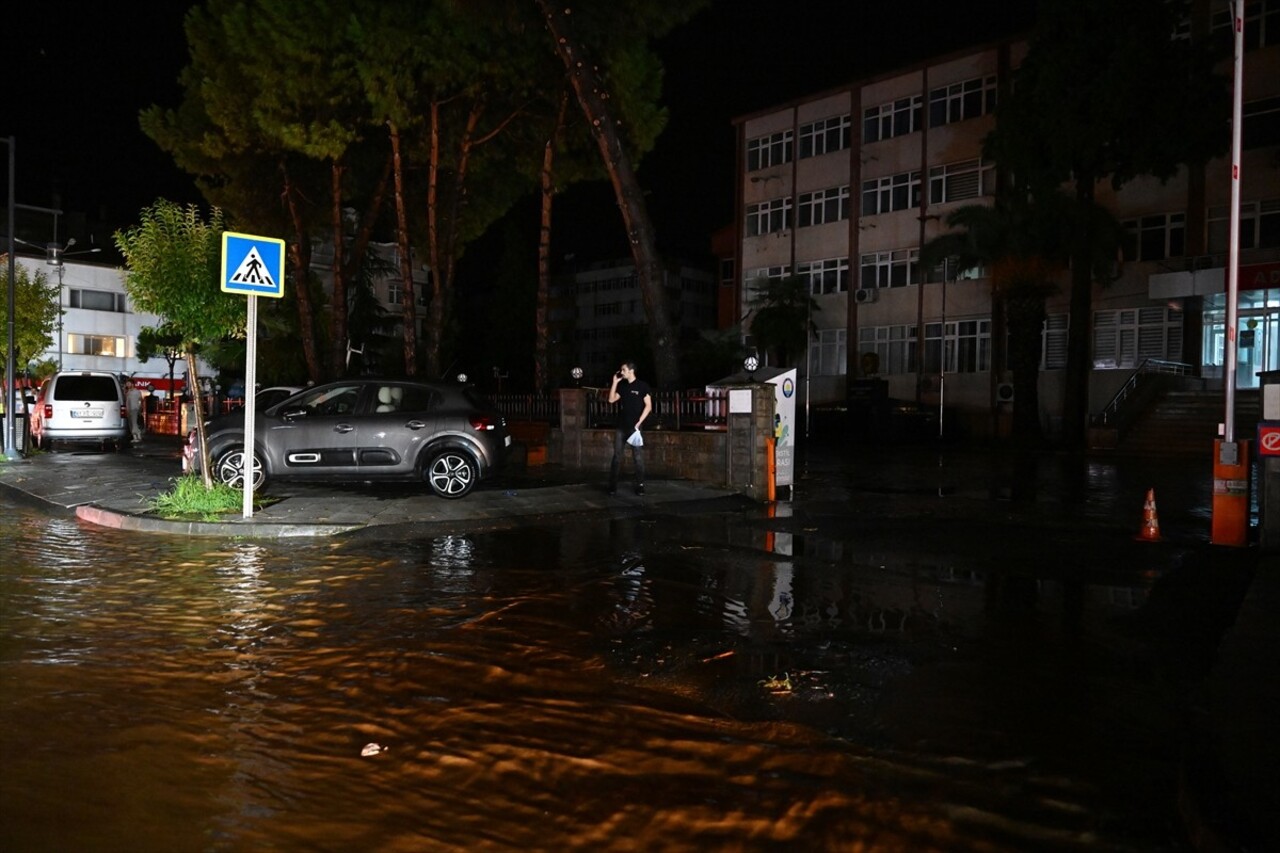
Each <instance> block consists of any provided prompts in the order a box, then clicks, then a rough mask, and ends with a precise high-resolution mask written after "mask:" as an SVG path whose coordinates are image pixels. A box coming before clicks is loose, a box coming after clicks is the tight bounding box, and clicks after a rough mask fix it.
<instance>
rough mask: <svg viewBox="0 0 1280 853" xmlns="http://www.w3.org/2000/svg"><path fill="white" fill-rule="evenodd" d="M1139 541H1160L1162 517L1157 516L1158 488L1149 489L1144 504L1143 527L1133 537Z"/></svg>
mask: <svg viewBox="0 0 1280 853" xmlns="http://www.w3.org/2000/svg"><path fill="white" fill-rule="evenodd" d="M1133 538H1134V539H1137V540H1138V541H1139V542H1159V541H1160V519H1159V518H1158V517H1157V516H1156V490H1155V489H1147V501H1146V503H1144V504H1143V505H1142V529H1141V530H1140V531H1138V535H1137V536H1135V537H1133Z"/></svg>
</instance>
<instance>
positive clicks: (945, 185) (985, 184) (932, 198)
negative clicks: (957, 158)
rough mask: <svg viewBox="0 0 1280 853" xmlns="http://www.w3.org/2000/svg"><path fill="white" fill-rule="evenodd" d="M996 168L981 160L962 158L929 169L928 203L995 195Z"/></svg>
mask: <svg viewBox="0 0 1280 853" xmlns="http://www.w3.org/2000/svg"><path fill="white" fill-rule="evenodd" d="M995 191H996V170H995V167H994V166H992V165H991V164H989V163H988V164H985V165H984V164H983V162H982V161H981V160H964V161H962V162H960V163H950V164H948V165H945V166H933V167H932V168H930V169H929V203H930V204H943V203H944V202H948V201H963V200H964V199H968V198H977V197H978V196H984V195H995Z"/></svg>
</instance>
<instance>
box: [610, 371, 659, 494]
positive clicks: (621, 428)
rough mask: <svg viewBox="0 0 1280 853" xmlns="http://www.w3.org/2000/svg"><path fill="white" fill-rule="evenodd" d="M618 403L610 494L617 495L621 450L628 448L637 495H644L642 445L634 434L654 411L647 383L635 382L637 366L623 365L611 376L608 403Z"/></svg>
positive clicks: (641, 380) (611, 464) (639, 380)
mask: <svg viewBox="0 0 1280 853" xmlns="http://www.w3.org/2000/svg"><path fill="white" fill-rule="evenodd" d="M619 401H621V403H622V406H621V407H620V408H619V410H618V428H617V429H616V430H615V431H614V433H613V462H611V463H610V465H609V494H611V495H616V494H617V493H618V469H619V467H620V466H621V464H622V448H623V447H624V446H625V445H628V444H629V445H631V459H632V461H633V462H634V463H635V468H636V494H637V495H643V494H644V445H643V443H642V442H641V441H639V440H637V439H639V436H638V435H637V436H636V439H632V440H630V441H628V439H631V437H632V435H633V434H636V433H638V432H639V431H640V424H642V423H644V421H645V418H647V417H649V413H650V412H651V411H653V399H652V397H651V396H650V394H649V383H647V382H645V381H644V380H643V379H637V378H636V363H635V362H634V361H626V362H623V364H622V367H621V368H619V370H618V372H617V373H615V374H614V375H613V384H612V385H610V386H609V402H610V403H617V402H619Z"/></svg>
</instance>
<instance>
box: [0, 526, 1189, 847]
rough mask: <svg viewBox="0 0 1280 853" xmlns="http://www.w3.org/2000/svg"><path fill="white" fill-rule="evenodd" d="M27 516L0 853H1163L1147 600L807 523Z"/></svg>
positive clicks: (6, 590) (13, 532) (0, 578)
mask: <svg viewBox="0 0 1280 853" xmlns="http://www.w3.org/2000/svg"><path fill="white" fill-rule="evenodd" d="M4 509H5V513H4V517H3V520H0V535H3V536H5V537H7V538H9V539H10V540H11V541H16V540H17V538H18V537H19V536H21V537H22V541H24V542H26V543H29V546H28V547H25V548H23V549H21V550H20V551H18V552H17V553H16V554H14V556H13V558H12V559H7V560H6V562H5V566H4V568H3V570H0V601H2V602H3V604H0V607H3V624H4V626H5V627H4V632H3V636H2V638H0V672H2V673H3V685H4V687H3V693H2V696H3V706H2V708H0V731H3V732H4V734H3V735H0V739H2V741H0V742H2V743H3V760H4V765H5V768H6V772H5V774H4V779H3V781H0V798H2V799H3V801H4V802H5V803H6V807H5V809H4V813H3V817H0V832H3V837H5V838H6V846H8V847H10V848H11V849H20V850H67V849H85V850H89V849H122V848H128V849H132V850H147V849H151V850H214V851H218V850H248V849H280V850H285V849H315V850H350V849H368V850H374V849H376V850H392V851H395V850H423V849H459V848H494V849H507V848H510V849H556V850H562V849H582V850H600V849H664V848H665V849H701V848H730V849H764V848H770V849H772V848H774V847H779V846H784V845H785V846H800V847H804V848H809V849H831V850H837V849H839V850H844V849H854V848H858V847H862V848H867V849H871V848H874V849H902V850H929V849H935V850H957V849H982V850H994V849H1032V848H1036V849H1040V848H1043V847H1045V846H1049V845H1052V846H1053V847H1054V848H1056V849H1085V848H1089V849H1094V848H1095V847H1096V846H1103V847H1110V848H1113V849H1153V848H1154V847H1158V846H1160V844H1161V843H1163V841H1164V840H1167V838H1168V831H1169V825H1170V823H1169V822H1170V820H1171V819H1172V818H1171V815H1172V811H1171V805H1170V803H1169V802H1167V801H1166V799H1165V798H1164V797H1163V792H1162V791H1152V790H1151V789H1150V786H1149V784H1148V783H1149V780H1150V779H1151V778H1162V779H1166V778H1170V777H1169V775H1168V774H1169V772H1170V770H1171V768H1170V767H1169V766H1167V762H1168V755H1167V753H1166V752H1162V751H1161V749H1160V748H1159V747H1158V746H1155V745H1152V743H1151V741H1152V740H1154V739H1158V738H1159V737H1162V736H1164V735H1167V734H1169V729H1170V727H1171V726H1172V721H1171V720H1170V719H1169V718H1168V717H1169V715H1168V713H1167V712H1165V711H1162V710H1161V709H1160V705H1159V701H1158V700H1159V699H1160V695H1159V689H1158V688H1157V689H1152V687H1151V685H1149V684H1144V683H1143V681H1142V679H1140V678H1139V679H1136V680H1124V679H1120V680H1117V679H1116V675H1115V672H1116V667H1117V666H1122V665H1123V663H1124V661H1125V660H1126V659H1128V656H1130V655H1133V654H1135V652H1134V651H1133V646H1132V642H1131V641H1130V642H1129V644H1128V645H1126V646H1125V647H1124V648H1123V649H1122V651H1121V653H1120V654H1119V655H1118V656H1117V657H1112V656H1109V654H1108V651H1107V643H1108V642H1111V641H1113V640H1115V639H1116V637H1117V632H1116V625H1115V622H1114V620H1115V619H1116V617H1117V615H1118V614H1120V613H1124V612H1132V611H1133V610H1134V609H1135V608H1137V607H1140V606H1141V605H1142V603H1143V602H1145V600H1146V598H1145V596H1146V594H1147V587H1148V586H1149V585H1150V584H1151V583H1152V582H1153V580H1154V579H1153V578H1152V577H1146V576H1139V577H1135V578H1132V579H1131V580H1132V581H1133V582H1132V583H1130V584H1127V585H1126V584H1123V583H1118V582H1116V581H1115V579H1112V582H1110V583H1107V584H1096V583H1087V584H1075V585H1072V584H1068V583H1066V582H1064V581H1063V580H1062V579H1061V578H1055V577H1044V576H1041V575H1038V574H1036V573H1035V572H1034V571H1032V570H1031V569H1030V568H1029V567H1028V566H1005V565H1001V566H990V565H988V566H979V565H974V564H970V563H969V561H967V560H965V559H952V560H939V559H937V554H936V553H934V552H933V551H932V550H931V549H930V548H927V547H926V548H922V549H921V548H917V549H915V550H914V551H912V549H904V548H893V547H890V545H888V544H886V541H884V540H882V539H876V538H875V537H866V538H863V537H861V536H860V534H859V533H858V532H857V531H855V532H854V533H853V534H852V538H850V539H848V540H837V539H831V538H822V537H819V536H818V535H817V534H816V532H814V531H807V530H805V525H806V520H805V519H803V518H794V517H788V516H786V515H785V514H784V515H782V516H780V517H778V516H775V517H774V518H772V519H771V518H767V517H766V518H762V519H760V520H759V523H758V524H748V523H744V520H743V518H742V516H741V514H740V513H735V514H726V515H724V516H715V515H702V516H698V517H676V516H666V515H654V516H647V517H638V518H622V519H591V520H587V521H582V520H575V521H573V522H571V523H567V524H563V525H546V526H542V527H536V528H525V529H518V530H507V531H499V532H492V533H483V534H472V535H465V536H463V535H448V536H431V537H424V538H421V539H400V540H394V541H392V540H387V539H385V538H378V537H375V536H367V537H356V538H353V539H350V540H332V541H324V542H304V543H298V542H292V541H291V542H281V543H272V542H266V543H262V542H241V541H225V542H219V541H203V540H186V539H181V538H166V537H131V536H129V535H127V534H122V533H119V532H116V531H109V530H101V529H97V528H91V527H82V526H81V525H79V524H78V523H75V522H68V521H66V520H62V519H47V518H44V517H42V516H39V515H36V514H33V513H31V512H30V511H28V510H25V509H22V508H19V507H16V506H5V507H4ZM780 525H785V529H784V527H782V526H780ZM1049 565H1050V567H1052V565H1053V564H1052V563H1050V564H1049ZM1067 614H1071V616H1070V619H1068V616H1067ZM1015 616H1017V617H1019V618H1014V617H1015ZM1028 616H1029V617H1030V619H1029V621H1027V619H1026V618H1024V617H1028ZM1068 622H1070V623H1071V625H1070V628H1069V629H1068V627H1067V623H1068ZM1010 637H1012V638H1014V639H1015V640H1016V642H1015V643H1013V644H1010V643H1008V642H1005V641H1006V640H1007V639H1009V638H1010ZM1064 673H1067V674H1069V676H1070V677H1069V678H1066V677H1064ZM1099 707H1102V708H1103V711H1102V712H1101V713H1099ZM1134 709H1137V710H1134ZM1139 712H1142V713H1144V714H1146V715H1148V716H1144V726H1146V727H1148V729H1149V731H1147V732H1145V733H1143V734H1142V735H1141V736H1140V737H1138V738H1137V739H1136V742H1135V738H1134V728H1133V722H1132V715H1133V714H1136V713H1139ZM1116 723H1121V724H1122V726H1121V727H1119V728H1118V729H1117V730H1114V731H1113V730H1111V729H1109V728H1108V727H1109V726H1112V725H1114V724H1116ZM368 743H376V744H379V745H380V746H381V747H383V749H382V750H381V751H380V752H379V753H378V754H376V755H372V756H362V755H361V750H362V747H363V746H364V745H365V744H368ZM1139 781H1140V782H1141V783H1142V784H1143V785H1144V786H1146V787H1145V788H1140V789H1138V792H1137V793H1134V792H1133V791H1131V790H1129V788H1130V787H1131V786H1134V785H1135V783H1137V782H1139ZM1120 792H1124V794H1125V796H1119V795H1118V794H1119V793H1120Z"/></svg>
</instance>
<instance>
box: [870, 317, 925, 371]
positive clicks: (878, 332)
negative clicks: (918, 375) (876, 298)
mask: <svg viewBox="0 0 1280 853" xmlns="http://www.w3.org/2000/svg"><path fill="white" fill-rule="evenodd" d="M858 351H859V352H860V353H868V352H874V353H875V354H876V355H877V356H879V361H880V372H881V373H883V374H890V373H915V371H916V327H915V326H914V325H911V326H906V325H902V326H863V327H862V328H861V329H859V330H858Z"/></svg>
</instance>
